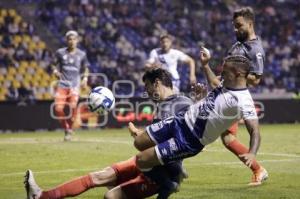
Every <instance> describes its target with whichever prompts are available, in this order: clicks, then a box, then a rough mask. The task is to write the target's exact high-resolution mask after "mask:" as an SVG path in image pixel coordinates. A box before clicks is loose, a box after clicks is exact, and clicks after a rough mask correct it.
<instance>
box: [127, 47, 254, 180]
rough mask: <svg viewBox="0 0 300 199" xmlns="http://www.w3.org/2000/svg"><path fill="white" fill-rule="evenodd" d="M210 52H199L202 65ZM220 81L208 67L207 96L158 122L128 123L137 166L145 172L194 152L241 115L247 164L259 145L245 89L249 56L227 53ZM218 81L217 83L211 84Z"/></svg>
mask: <svg viewBox="0 0 300 199" xmlns="http://www.w3.org/2000/svg"><path fill="white" fill-rule="evenodd" d="M209 59H210V56H209V55H208V54H206V53H205V52H203V51H202V52H201V56H200V61H201V62H202V66H205V65H207V64H208V61H209ZM223 68H224V69H223V73H222V77H223V80H222V82H221V81H220V80H219V79H218V78H217V77H216V76H215V75H214V73H213V72H212V71H211V70H210V71H209V72H208V77H207V78H208V81H209V83H210V84H211V86H213V88H214V89H213V90H212V91H211V92H209V94H208V95H207V97H205V98H204V99H202V100H200V101H199V102H197V103H196V104H194V105H191V106H190V107H189V109H188V111H187V112H185V113H184V114H182V115H180V114H179V115H177V116H176V117H170V118H168V119H165V120H163V121H161V122H158V123H155V124H152V125H150V126H147V127H146V128H145V129H143V130H140V129H136V128H135V127H134V125H133V124H132V123H130V124H129V130H130V132H131V135H132V136H134V145H135V147H136V148H137V149H138V150H140V151H141V152H140V153H139V154H137V156H136V161H137V166H138V168H140V169H141V171H143V172H144V173H145V174H146V175H147V173H148V172H149V171H150V172H151V168H152V167H154V166H156V165H163V164H167V163H169V162H172V161H175V160H179V159H184V158H187V157H191V156H194V155H196V154H198V153H199V152H200V151H201V150H202V149H203V147H204V146H205V145H208V144H210V143H212V142H214V141H215V140H216V139H217V138H218V137H219V136H220V135H221V134H222V133H223V132H224V131H225V130H226V129H228V128H229V127H230V126H231V125H232V124H233V123H235V122H237V121H239V120H240V119H241V118H243V119H244V120H245V125H246V127H247V130H248V132H249V134H250V149H249V151H248V152H246V153H244V154H242V155H240V157H241V158H243V159H245V160H246V161H245V163H246V165H247V166H251V165H252V162H253V160H254V158H255V156H256V153H257V151H258V148H259V145H260V133H259V124H258V118H257V115H256V110H255V107H254V103H253V100H252V97H251V95H250V93H249V91H248V89H247V78H246V77H247V74H248V73H249V68H250V62H249V60H248V59H247V58H246V57H244V56H240V55H234V56H229V57H227V58H225V60H224V63H223ZM215 83H218V86H217V87H216V86H214V85H215Z"/></svg>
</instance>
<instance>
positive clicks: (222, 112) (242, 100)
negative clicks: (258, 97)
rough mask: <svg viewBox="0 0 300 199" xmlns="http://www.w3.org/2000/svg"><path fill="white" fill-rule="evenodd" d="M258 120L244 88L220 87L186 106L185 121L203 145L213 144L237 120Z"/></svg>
mask: <svg viewBox="0 0 300 199" xmlns="http://www.w3.org/2000/svg"><path fill="white" fill-rule="evenodd" d="M242 118H243V119H244V120H248V119H257V114H256V110H255V106H254V102H253V100H252V97H251V95H250V92H249V91H248V89H247V88H245V89H230V88H225V87H223V86H222V85H220V86H219V87H217V88H215V89H213V90H212V91H211V92H209V93H208V95H207V97H206V98H204V99H202V100H200V101H199V102H197V103H195V104H193V105H192V106H190V107H189V109H188V111H187V112H186V113H185V115H184V120H185V122H186V124H187V126H188V127H189V129H190V131H191V132H192V134H193V135H194V136H196V137H197V138H198V139H199V140H200V142H201V143H202V144H203V145H207V144H209V143H212V142H214V141H215V140H216V139H217V138H218V137H219V136H220V135H221V134H222V133H223V132H224V131H225V130H226V129H228V128H229V127H230V126H231V125H232V124H233V123H235V122H237V121H239V120H240V119H242Z"/></svg>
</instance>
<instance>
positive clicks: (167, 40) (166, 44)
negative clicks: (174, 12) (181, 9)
mask: <svg viewBox="0 0 300 199" xmlns="http://www.w3.org/2000/svg"><path fill="white" fill-rule="evenodd" d="M159 41H160V47H161V49H162V50H163V51H165V52H167V51H169V50H170V48H171V46H172V38H171V36H170V35H168V34H162V35H161V36H160V38H159Z"/></svg>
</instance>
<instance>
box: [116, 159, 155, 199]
mask: <svg viewBox="0 0 300 199" xmlns="http://www.w3.org/2000/svg"><path fill="white" fill-rule="evenodd" d="M111 167H112V168H113V169H114V170H115V173H116V176H117V184H116V185H119V186H120V187H121V188H122V191H123V192H124V193H125V194H126V196H127V198H136V199H140V198H146V197H149V196H152V195H154V194H156V193H157V192H158V186H157V185H156V184H155V183H154V182H153V181H151V180H150V179H149V178H147V177H145V176H144V175H143V174H142V173H141V172H140V170H139V169H138V168H137V167H136V160H135V157H133V158H130V159H128V160H126V161H122V162H119V163H116V164H113V165H112V166H111Z"/></svg>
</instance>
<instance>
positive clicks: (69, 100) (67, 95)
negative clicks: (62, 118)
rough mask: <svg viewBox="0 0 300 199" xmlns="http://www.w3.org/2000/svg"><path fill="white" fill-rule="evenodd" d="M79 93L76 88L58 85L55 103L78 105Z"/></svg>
mask: <svg viewBox="0 0 300 199" xmlns="http://www.w3.org/2000/svg"><path fill="white" fill-rule="evenodd" d="M78 99H79V94H78V92H77V90H76V89H71V88H61V87H58V88H57V89H56V92H55V104H57V105H66V104H68V105H70V106H71V107H72V106H76V105H77V102H78Z"/></svg>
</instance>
